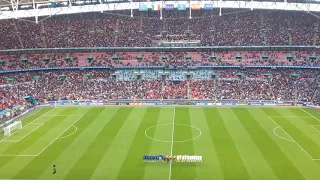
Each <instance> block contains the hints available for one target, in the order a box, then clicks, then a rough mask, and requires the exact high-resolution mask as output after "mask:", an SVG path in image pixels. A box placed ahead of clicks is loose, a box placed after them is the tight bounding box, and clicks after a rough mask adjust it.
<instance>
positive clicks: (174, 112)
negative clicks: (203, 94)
mask: <svg viewBox="0 0 320 180" xmlns="http://www.w3.org/2000/svg"><path fill="white" fill-rule="evenodd" d="M175 118H176V108H175V107H173V119H172V134H171V152H170V157H172V150H173V136H174V119H175ZM171 169H172V159H171V161H170V169H169V180H171Z"/></svg>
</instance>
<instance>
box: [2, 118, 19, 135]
mask: <svg viewBox="0 0 320 180" xmlns="http://www.w3.org/2000/svg"><path fill="white" fill-rule="evenodd" d="M21 128H22V123H21V121H15V122H14V123H12V124H9V125H8V126H7V127H5V128H3V132H4V135H5V136H10V135H11V133H12V131H13V130H15V129H21Z"/></svg>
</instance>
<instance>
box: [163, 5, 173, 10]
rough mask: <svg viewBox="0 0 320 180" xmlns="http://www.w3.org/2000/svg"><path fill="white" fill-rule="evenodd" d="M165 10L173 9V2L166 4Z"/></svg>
mask: <svg viewBox="0 0 320 180" xmlns="http://www.w3.org/2000/svg"><path fill="white" fill-rule="evenodd" d="M164 9H165V10H174V4H166V6H165V8H164Z"/></svg>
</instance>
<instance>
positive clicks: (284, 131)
mask: <svg viewBox="0 0 320 180" xmlns="http://www.w3.org/2000/svg"><path fill="white" fill-rule="evenodd" d="M269 119H271V120H272V121H273V122H274V123H275V124H276V125H277V126H278V127H279V128H280V129H282V131H283V132H284V133H286V134H287V135H288V137H290V139H292V140H293V142H294V143H296V144H297V145H298V146H299V147H300V149H301V150H302V151H303V152H305V153H306V154H307V155H308V156H309V157H310V158H311V159H312V160H316V159H314V158H313V157H312V156H311V155H310V154H309V153H308V152H307V151H306V150H305V149H303V147H302V146H300V144H299V143H297V142H296V141H295V140H294V139H293V138H292V137H291V136H290V135H289V134H288V133H287V132H286V131H285V130H284V129H283V128H282V127H281V126H280V125H279V124H278V123H277V122H276V121H275V120H273V119H272V117H269Z"/></svg>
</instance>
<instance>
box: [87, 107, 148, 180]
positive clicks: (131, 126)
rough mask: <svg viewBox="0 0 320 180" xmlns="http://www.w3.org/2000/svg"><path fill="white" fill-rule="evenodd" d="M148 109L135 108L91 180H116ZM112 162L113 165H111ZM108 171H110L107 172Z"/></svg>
mask: <svg viewBox="0 0 320 180" xmlns="http://www.w3.org/2000/svg"><path fill="white" fill-rule="evenodd" d="M146 110H147V108H146V107H145V108H134V109H133V110H132V111H131V113H130V115H129V116H128V118H127V120H126V121H125V123H124V124H123V126H122V127H121V129H120V130H119V132H118V134H117V135H116V136H115V137H114V140H113V142H112V144H111V145H110V148H109V149H108V150H107V151H106V153H105V154H104V156H103V157H102V159H101V161H100V163H99V165H98V166H97V168H96V169H95V171H94V173H93V175H92V176H91V178H90V179H91V180H96V179H104V178H105V177H108V179H116V178H117V176H118V172H119V171H120V168H121V166H122V164H123V162H124V160H125V159H126V156H127V154H128V152H129V150H130V147H131V145H132V142H133V139H134V137H135V134H136V133H137V130H138V128H139V126H140V123H141V121H142V118H143V116H144V114H145V112H146ZM110 162H112V163H110ZM106 169H107V170H108V171H106Z"/></svg>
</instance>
